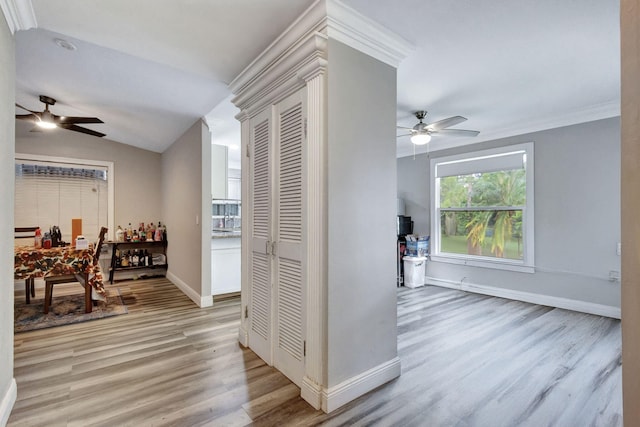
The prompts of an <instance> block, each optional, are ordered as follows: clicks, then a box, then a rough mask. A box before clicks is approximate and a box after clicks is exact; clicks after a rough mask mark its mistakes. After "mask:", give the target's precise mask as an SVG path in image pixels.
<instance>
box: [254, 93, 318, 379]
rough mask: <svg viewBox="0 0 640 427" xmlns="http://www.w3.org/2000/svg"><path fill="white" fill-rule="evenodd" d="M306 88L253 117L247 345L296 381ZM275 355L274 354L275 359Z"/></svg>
mask: <svg viewBox="0 0 640 427" xmlns="http://www.w3.org/2000/svg"><path fill="white" fill-rule="evenodd" d="M305 94H306V92H305V90H304V89H301V90H298V91H296V92H294V93H293V94H291V95H289V96H288V97H286V98H285V99H283V100H281V101H280V102H278V103H276V104H273V105H270V106H269V107H267V108H266V109H265V110H263V111H262V112H261V113H260V114H257V115H256V116H255V117H253V118H252V119H251V120H250V122H249V126H250V130H251V134H250V146H251V148H252V149H251V150H250V151H251V152H252V156H251V159H250V174H249V176H250V179H249V199H250V203H251V206H252V208H253V214H252V215H251V218H250V220H249V221H250V222H249V228H248V230H246V231H245V229H244V228H243V232H248V233H249V252H250V256H249V259H248V262H249V269H248V270H249V286H250V295H251V297H250V298H251V300H250V305H249V309H248V317H249V320H250V328H249V340H250V343H251V344H250V345H251V349H252V350H253V351H255V353H256V354H258V355H259V356H260V357H262V358H263V359H264V360H265V361H266V362H267V363H270V364H273V365H274V366H275V367H276V368H277V369H279V370H280V371H281V372H282V373H284V374H285V375H286V376H287V377H289V379H291V380H292V381H293V382H294V383H296V384H297V385H298V386H300V385H301V384H302V378H303V375H304V330H303V325H304V319H303V313H304V311H305V310H304V298H305V290H304V287H303V277H304V274H305V271H304V268H305V259H304V254H305V250H304V244H305V235H304V233H303V220H304V198H303V196H304V194H303V188H304V183H305V181H304V176H303V169H304V153H305V148H304V145H305V133H304V123H305V117H306V103H305V102H306V99H305ZM272 357H273V358H272Z"/></svg>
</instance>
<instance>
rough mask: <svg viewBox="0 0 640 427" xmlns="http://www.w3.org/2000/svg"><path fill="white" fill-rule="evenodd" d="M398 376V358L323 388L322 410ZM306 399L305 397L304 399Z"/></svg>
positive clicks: (333, 407)
mask: <svg viewBox="0 0 640 427" xmlns="http://www.w3.org/2000/svg"><path fill="white" fill-rule="evenodd" d="M399 376H400V358H398V357H395V358H393V359H391V360H389V361H387V362H385V363H382V364H380V365H378V366H376V367H374V368H371V369H369V370H368V371H365V372H363V373H361V374H360V375H357V376H355V377H352V378H349V379H348V380H346V381H343V382H341V383H340V384H338V385H336V386H333V387H330V388H329V389H326V390H323V392H322V410H323V411H325V412H327V413H329V412H331V411H334V410H336V409H338V408H339V407H341V406H343V405H345V404H347V403H349V402H351V401H352V400H354V399H357V398H358V397H360V396H362V395H363V394H365V393H368V392H369V391H371V390H373V389H374V388H376V387H379V386H381V385H382V384H385V383H387V382H389V381H391V380H392V379H394V378H397V377H399ZM305 400H306V399H305Z"/></svg>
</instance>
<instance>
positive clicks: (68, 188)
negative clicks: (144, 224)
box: [14, 154, 113, 242]
mask: <svg viewBox="0 0 640 427" xmlns="http://www.w3.org/2000/svg"><path fill="white" fill-rule="evenodd" d="M112 172H113V163H111V162H98V161H90V160H79V159H64V158H51V157H46V156H36V155H31V154H28V155H24V154H16V160H15V211H14V218H15V221H14V222H15V226H16V227H29V226H34V225H36V226H40V227H41V228H42V229H43V230H42V231H43V232H45V231H49V228H50V227H51V226H53V225H57V226H59V227H60V231H61V232H62V240H63V241H66V242H70V241H71V219H72V218H82V231H83V234H84V235H86V236H87V237H88V238H91V239H93V238H95V237H96V236H97V235H98V232H99V230H100V227H102V226H106V227H108V228H109V231H111V230H113V173H112Z"/></svg>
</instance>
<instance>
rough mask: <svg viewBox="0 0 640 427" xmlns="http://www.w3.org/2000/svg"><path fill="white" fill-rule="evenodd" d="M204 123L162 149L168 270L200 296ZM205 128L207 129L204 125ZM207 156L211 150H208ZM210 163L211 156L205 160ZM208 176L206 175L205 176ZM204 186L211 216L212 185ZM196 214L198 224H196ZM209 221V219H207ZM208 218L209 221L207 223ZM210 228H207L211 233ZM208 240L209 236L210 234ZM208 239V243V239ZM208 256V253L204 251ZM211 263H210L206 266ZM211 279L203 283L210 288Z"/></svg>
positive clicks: (198, 124) (208, 142)
mask: <svg viewBox="0 0 640 427" xmlns="http://www.w3.org/2000/svg"><path fill="white" fill-rule="evenodd" d="M203 127H204V128H206V125H205V124H204V123H203V122H202V121H201V120H198V121H197V122H196V123H194V125H193V126H191V128H189V130H187V131H186V132H185V133H184V134H183V135H182V136H181V137H180V138H178V140H177V141H176V142H174V143H173V145H171V147H169V148H168V149H167V150H166V151H165V152H164V153H162V172H163V174H162V190H161V191H162V194H163V195H164V197H162V214H163V218H165V221H166V223H167V234H168V237H167V240H168V241H169V246H168V248H167V252H168V253H167V256H168V261H169V271H170V273H171V274H173V275H175V276H176V277H177V278H178V279H179V280H180V281H181V282H182V283H183V284H185V285H187V286H189V288H191V289H192V290H193V291H194V292H195V293H196V294H197V295H200V296H202V287H203V286H205V285H203V284H202V197H203V196H202V194H203V193H202V191H203V179H202V178H203V175H202V158H203V144H208V145H210V144H211V140H210V139H209V140H208V141H204V140H203ZM207 132H208V129H207ZM207 153H208V154H207V156H208V158H210V156H211V151H207ZM208 162H209V163H208V164H210V160H208ZM206 179H207V180H210V178H209V175H207V177H206ZM206 190H207V196H208V198H209V217H210V216H211V213H210V212H211V207H210V205H211V200H210V194H211V187H210V185H209V186H208V188H206ZM196 217H198V224H196ZM209 221H210V220H209ZM210 224H211V222H209V227H210ZM210 230H211V229H210V228H209V229H208V230H207V232H208V233H209V236H210V233H211V231H210ZM209 240H210V237H209ZM209 240H207V243H209ZM207 256H208V257H209V258H210V256H211V254H210V252H209V251H207ZM210 268H211V264H209V269H210ZM210 282H211V280H209V282H208V283H207V284H206V286H207V287H208V288H209V295H210V294H211V293H210V288H211V283H210Z"/></svg>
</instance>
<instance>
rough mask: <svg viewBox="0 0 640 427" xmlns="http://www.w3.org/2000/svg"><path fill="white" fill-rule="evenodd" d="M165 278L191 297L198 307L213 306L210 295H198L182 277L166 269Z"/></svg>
mask: <svg viewBox="0 0 640 427" xmlns="http://www.w3.org/2000/svg"><path fill="white" fill-rule="evenodd" d="M167 279H169V280H170V281H171V283H173V284H174V285H176V286H177V287H178V289H180V290H181V291H182V293H183V294H185V295H186V296H188V297H189V298H190V299H191V301H193V302H195V303H196V304H197V305H198V307H200V308H204V307H211V306H213V296H212V295H208V296H200V295H199V294H198V293H197V292H196V291H194V290H193V289H192V288H191V287H190V286H189V285H187V284H186V283H185V282H184V281H183V280H182V279H180V278H179V277H178V276H176V275H175V274H173V273H172V272H171V271H167Z"/></svg>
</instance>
